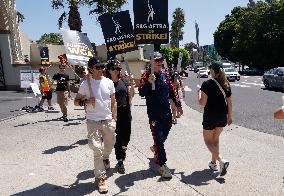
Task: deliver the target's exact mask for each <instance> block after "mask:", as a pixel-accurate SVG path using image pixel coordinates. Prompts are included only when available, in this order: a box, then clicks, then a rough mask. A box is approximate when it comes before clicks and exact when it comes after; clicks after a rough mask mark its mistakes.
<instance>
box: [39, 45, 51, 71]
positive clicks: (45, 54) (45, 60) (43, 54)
mask: <svg viewBox="0 0 284 196" xmlns="http://www.w3.org/2000/svg"><path fill="white" fill-rule="evenodd" d="M38 48H39V52H40V58H41V65H42V66H48V65H49V51H48V47H47V46H39V47H38Z"/></svg>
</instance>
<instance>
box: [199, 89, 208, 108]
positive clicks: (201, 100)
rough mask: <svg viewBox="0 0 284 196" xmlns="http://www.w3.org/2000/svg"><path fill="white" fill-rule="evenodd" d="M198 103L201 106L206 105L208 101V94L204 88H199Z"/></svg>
mask: <svg viewBox="0 0 284 196" xmlns="http://www.w3.org/2000/svg"><path fill="white" fill-rule="evenodd" d="M197 93H198V103H199V105H200V106H201V107H205V105H206V103H207V99H208V96H207V95H206V94H205V93H204V92H203V91H202V90H198V91H197Z"/></svg>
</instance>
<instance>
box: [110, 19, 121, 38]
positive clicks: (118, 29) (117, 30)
mask: <svg viewBox="0 0 284 196" xmlns="http://www.w3.org/2000/svg"><path fill="white" fill-rule="evenodd" d="M111 19H112V21H113V23H114V26H115V34H118V33H120V34H121V31H120V27H121V26H120V24H119V23H118V22H117V20H114V19H113V17H111Z"/></svg>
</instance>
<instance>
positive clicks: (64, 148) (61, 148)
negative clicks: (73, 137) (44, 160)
mask: <svg viewBox="0 0 284 196" xmlns="http://www.w3.org/2000/svg"><path fill="white" fill-rule="evenodd" d="M86 144H88V140H87V139H82V140H79V141H77V142H75V143H73V144H71V145H69V146H56V147H54V148H50V149H48V150H45V151H43V152H42V154H54V153H56V152H63V151H67V150H71V149H73V148H77V147H78V145H86Z"/></svg>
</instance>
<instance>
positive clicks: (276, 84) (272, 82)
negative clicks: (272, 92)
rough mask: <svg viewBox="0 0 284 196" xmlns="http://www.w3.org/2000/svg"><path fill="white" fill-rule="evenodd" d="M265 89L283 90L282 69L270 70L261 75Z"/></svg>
mask: <svg viewBox="0 0 284 196" xmlns="http://www.w3.org/2000/svg"><path fill="white" fill-rule="evenodd" d="M262 81H263V84H264V86H265V88H268V89H269V88H278V89H282V90H284V67H278V68H274V69H270V70H269V71H267V72H266V73H264V75H263V79H262Z"/></svg>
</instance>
